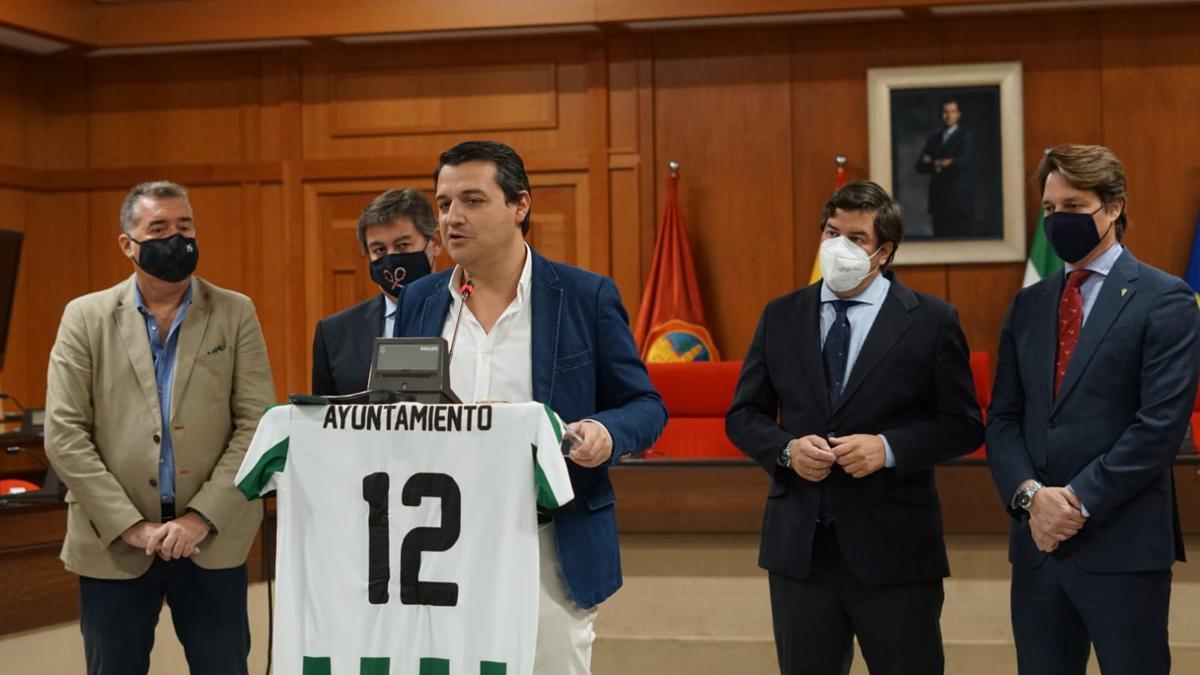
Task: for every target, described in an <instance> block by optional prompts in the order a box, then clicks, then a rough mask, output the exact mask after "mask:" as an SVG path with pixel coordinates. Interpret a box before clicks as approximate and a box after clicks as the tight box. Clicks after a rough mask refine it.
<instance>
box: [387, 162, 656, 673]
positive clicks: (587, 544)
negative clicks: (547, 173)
mask: <svg viewBox="0 0 1200 675" xmlns="http://www.w3.org/2000/svg"><path fill="white" fill-rule="evenodd" d="M434 180H435V182H436V184H437V192H436V205H437V212H438V218H439V222H440V226H441V234H442V241H443V242H444V244H445V246H446V248H447V250H448V251H449V253H450V257H451V258H453V259H454V262H455V263H457V265H456V266H455V268H454V269H453V270H446V271H443V272H439V273H437V274H433V275H430V276H428V277H425V278H424V279H421V280H419V281H417V282H414V283H413V284H411V285H408V286H406V287H405V289H404V292H403V293H402V294H401V296H400V307H399V312H400V314H399V316H400V321H401V333H402V334H403V335H405V336H412V337H436V336H442V337H444V338H446V340H447V342H450V343H453V344H454V347H453V349H452V352H451V353H452V356H453V358H452V359H451V363H450V385H451V387H452V388H453V389H454V392H455V393H456V394H458V396H459V398H461V399H462V400H463V401H464V402H472V401H508V402H522V401H540V402H542V403H546V404H548V405H549V406H550V407H551V408H553V409H554V411H555V412H556V413H558V415H559V416H560V417H562V418H563V420H564V421H567V422H569V424H568V425H567V426H568V429H570V430H572V431H574V432H575V434H576V435H577V436H578V438H579V443H578V444H577V445H576V446H575V447H574V448H573V449H572V450H571V453H570V456H569V458H568V459H569V460H570V461H569V462H568V463H567V466H568V468H569V471H570V475H571V487H572V488H573V489H574V491H575V497H576V498H575V500H574V501H572V502H570V503H569V504H567V505H566V506H565V507H563V508H561V509H558V510H557V511H554V512H553V513H552V514H539V522H542V521H544V522H542V525H541V528H540V530H541V531H540V535H539V544H540V548H541V564H540V569H541V589H542V590H541V598H540V601H539V609H538V634H537V653H536V657H535V665H534V672H535V673H536V674H537V675H578V674H586V673H589V672H591V653H592V640H593V639H594V638H595V633H594V632H593V631H592V625H593V623H594V621H595V618H596V605H598V604H599V603H600V602H602V601H604V600H605V599H606V598H608V597H609V596H610V595H612V594H613V593H614V592H616V590H617V589H618V588H619V587H620V586H621V563H620V557H619V553H618V549H617V528H616V519H615V517H614V515H613V504H614V502H615V500H616V497H615V495H614V494H613V487H612V483H611V482H609V476H608V467H609V466H611V465H614V464H616V462H617V461H618V460H619V458H620V456H621V455H622V454H626V453H630V452H637V451H640V450H644V449H645V448H648V447H650V446H651V445H652V444H653V443H654V441H655V439H657V438H658V435H659V433H661V432H662V429H663V426H664V425H665V424H666V422H667V411H666V408H665V407H664V406H663V403H662V399H661V398H660V397H659V395H658V393H657V392H655V391H654V387H653V386H652V385H651V384H650V378H649V377H648V376H647V374H646V367H645V365H644V364H643V363H642V361H641V359H640V358H639V357H638V353H637V348H636V347H635V346H634V342H633V336H632V334H631V333H630V331H629V320H628V317H627V315H626V313H625V309H624V307H623V306H622V305H621V299H620V296H619V295H618V294H617V288H616V285H615V284H613V282H612V280H611V279H609V278H607V277H602V276H599V275H596V274H593V273H591V272H587V271H584V270H581V269H579V268H576V267H572V266H570V265H566V264H563V263H556V262H551V261H549V260H546V259H545V258H543V257H542V256H540V255H538V254H537V252H536V251H534V250H533V249H532V248H530V247H529V245H528V244H526V243H525V240H524V235H525V234H526V233H528V231H529V222H530V211H531V206H532V199H533V198H532V190H531V188H530V186H529V178H528V177H527V176H526V174H525V164H524V162H522V160H521V158H520V156H518V155H517V153H516V152H515V151H514V150H513V149H512V148H510V147H508V146H507V145H504V144H501V143H496V142H491V141H470V142H466V143H460V144H459V145H456V146H454V147H453V148H450V149H449V150H447V151H446V152H444V153H442V156H441V160H440V162H439V164H438V169H437V172H436V173H435V174H434ZM467 282H471V284H473V287H474V290H473V292H472V293H470V294H469V299H466V300H464V298H463V297H462V294H461V292H460V289H462V288H463V287H464V285H466V284H467ZM464 303H465V307H464ZM460 317H461V321H460V320H459V319H460ZM456 325H457V327H458V331H457V332H458V335H457V342H455V339H454V338H455V336H454V333H455V328H456ZM560 570H561V571H560Z"/></svg>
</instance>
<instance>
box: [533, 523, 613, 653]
mask: <svg viewBox="0 0 1200 675" xmlns="http://www.w3.org/2000/svg"><path fill="white" fill-rule="evenodd" d="M538 552H539V557H540V562H539V570H540V577H541V587H542V589H541V594H540V598H539V600H538V630H537V651H536V653H535V655H534V659H533V675H591V672H592V642H593V641H594V640H595V639H596V633H595V631H593V630H592V626H593V625H594V624H595V623H596V611H597V610H596V608H595V607H593V608H591V609H583V608H581V607H580V606H579V605H577V604H575V601H574V600H572V599H571V594H570V592H569V591H567V582H566V580H564V579H563V575H562V568H561V567H560V566H559V564H558V552H557V551H556V550H555V547H554V523H550V524H549V525H546V526H545V527H543V528H541V530H539V532H538Z"/></svg>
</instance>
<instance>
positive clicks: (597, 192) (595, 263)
mask: <svg viewBox="0 0 1200 675" xmlns="http://www.w3.org/2000/svg"><path fill="white" fill-rule="evenodd" d="M608 86H609V85H608V49H607V44H606V42H605V40H604V39H603V38H602V37H593V38H589V39H588V40H587V111H588V118H587V150H588V191H587V196H588V204H587V215H588V224H589V225H590V227H589V230H590V232H589V236H588V237H587V250H586V253H587V255H581V256H579V257H578V264H579V265H581V266H583V267H585V268H587V269H589V270H591V271H593V272H596V273H597V274H605V275H611V274H612V257H611V249H610V247H609V241H610V237H611V234H610V232H609V227H610V220H609V191H610V189H611V186H610V184H609V173H608V161H609V152H608V148H609V139H608V134H609V124H608ZM578 239H580V240H582V237H579V238H578Z"/></svg>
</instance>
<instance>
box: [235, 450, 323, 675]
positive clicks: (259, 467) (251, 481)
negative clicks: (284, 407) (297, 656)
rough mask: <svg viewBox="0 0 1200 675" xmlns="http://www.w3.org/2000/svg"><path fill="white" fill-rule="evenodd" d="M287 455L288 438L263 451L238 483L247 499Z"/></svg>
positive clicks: (281, 466)
mask: <svg viewBox="0 0 1200 675" xmlns="http://www.w3.org/2000/svg"><path fill="white" fill-rule="evenodd" d="M287 455H288V439H286V438H285V439H283V440H282V441H279V442H278V443H276V444H275V445H273V446H272V447H271V449H270V450H267V451H266V452H264V453H263V456H262V457H260V458H259V460H258V463H257V464H255V465H254V468H253V469H251V470H250V473H248V474H246V477H245V478H243V479H242V482H240V483H238V486H237V487H238V490H241V492H242V494H243V495H245V496H246V499H247V500H251V499H255V498H257V497H258V496H259V495H260V494H262V491H263V487H264V486H266V484H267V481H269V480H271V476H273V475H274V474H276V473H279V472H280V471H283V467H284V466H285V465H286V464H287ZM305 658H307V657H305ZM305 675H307V673H305Z"/></svg>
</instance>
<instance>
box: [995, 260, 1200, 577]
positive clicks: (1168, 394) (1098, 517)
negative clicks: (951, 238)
mask: <svg viewBox="0 0 1200 675" xmlns="http://www.w3.org/2000/svg"><path fill="white" fill-rule="evenodd" d="M1064 283H1065V275H1064V273H1062V272H1059V273H1056V274H1053V275H1051V276H1049V277H1047V278H1046V279H1043V280H1042V281H1041V282H1039V283H1037V284H1034V285H1033V286H1030V287H1029V288H1026V289H1023V290H1022V291H1020V292H1019V293H1017V296H1016V297H1015V298H1014V299H1013V301H1012V306H1011V307H1010V308H1009V310H1008V317H1007V318H1006V319H1005V321H1004V328H1003V330H1002V331H1001V333H1000V348H999V357H998V360H997V363H996V379H995V384H994V387H993V390H992V404H991V407H990V408H989V409H988V426H987V449H988V462H989V464H990V465H991V468H992V477H993V478H994V479H995V481H996V486H997V487H998V488H999V490H1000V498H1001V499H1002V500H1003V501H1004V505H1005V507H1006V508H1008V509H1009V513H1010V514H1011V515H1012V517H1013V521H1012V530H1011V534H1010V539H1009V559H1010V560H1011V561H1012V563H1013V564H1014V565H1019V566H1022V567H1027V568H1032V567H1037V566H1039V565H1041V563H1042V561H1043V560H1045V557H1046V554H1044V553H1042V552H1040V551H1038V550H1037V547H1036V546H1035V545H1034V543H1033V538H1032V536H1031V535H1030V533H1029V519H1028V516H1027V515H1026V514H1025V513H1024V512H1023V511H1017V510H1014V509H1013V508H1012V499H1013V496H1014V494H1015V493H1016V491H1017V488H1018V487H1019V486H1020V484H1021V483H1022V482H1024V481H1025V480H1027V479H1030V478H1034V479H1037V480H1038V481H1039V482H1041V483H1042V484H1044V485H1049V486H1057V487H1061V486H1065V485H1068V484H1069V485H1070V486H1071V487H1072V488H1074V489H1075V491H1076V492H1077V493H1078V494H1079V499H1080V501H1081V502H1082V503H1083V505H1084V507H1085V508H1087V510H1088V512H1089V514H1090V516H1091V517H1090V518H1089V519H1088V521H1087V523H1086V524H1084V526H1083V529H1081V530H1080V531H1079V533H1078V534H1076V535H1075V536H1074V537H1072V538H1070V539H1068V540H1066V541H1065V542H1063V543H1062V545H1061V546H1059V548H1058V549H1057V550H1056V551H1055V553H1054V555H1071V556H1073V557H1074V559H1075V560H1076V561H1077V562H1078V563H1079V565H1080V567H1082V568H1084V569H1085V570H1088V571H1091V572H1105V573H1112V572H1138V571H1149V570H1164V569H1168V568H1169V567H1170V566H1171V564H1172V563H1173V562H1174V561H1175V560H1183V540H1182V537H1181V535H1180V530H1179V512H1178V505H1177V504H1176V500H1175V484H1174V479H1173V474H1172V469H1171V465H1172V462H1173V460H1174V459H1175V456H1176V454H1177V453H1178V452H1179V446H1180V443H1181V442H1182V441H1183V436H1184V433H1185V431H1186V429H1187V424H1188V419H1189V417H1190V415H1191V412H1192V407H1193V405H1194V403H1195V400H1196V376H1197V368H1200V339H1198V336H1200V311H1197V309H1196V296H1195V294H1193V293H1192V291H1191V289H1190V288H1188V286H1187V284H1185V283H1183V281H1182V280H1181V279H1178V278H1176V277H1173V276H1171V275H1169V274H1166V273H1165V272H1162V271H1160V270H1157V269H1155V268H1153V267H1150V266H1149V265H1145V264H1142V263H1140V262H1138V261H1137V259H1136V258H1134V257H1133V255H1132V254H1131V253H1130V252H1129V251H1128V250H1126V251H1125V252H1124V253H1122V254H1121V256H1120V257H1119V258H1118V259H1117V262H1116V264H1115V265H1114V266H1113V268H1112V271H1111V272H1110V273H1109V275H1108V277H1107V278H1105V279H1104V283H1103V285H1102V286H1101V287H1100V294H1099V295H1098V296H1097V297H1096V302H1095V304H1094V305H1093V306H1092V310H1091V312H1090V313H1089V314H1088V316H1087V320H1086V321H1085V322H1084V324H1083V330H1082V331H1081V332H1080V335H1079V342H1078V344H1077V346H1076V348H1075V352H1074V353H1073V355H1072V356H1071V360H1070V362H1069V363H1068V365H1067V372H1066V375H1065V376H1064V378H1063V382H1062V386H1061V388H1060V390H1059V394H1058V397H1057V398H1055V397H1054V393H1053V391H1054V380H1053V372H1054V358H1055V351H1056V345H1057V341H1058V303H1059V298H1060V296H1061V295H1062V291H1063V285H1064Z"/></svg>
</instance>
